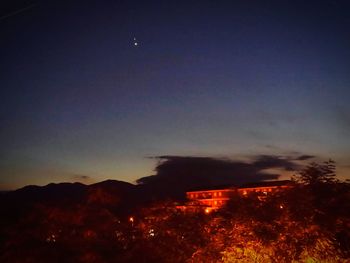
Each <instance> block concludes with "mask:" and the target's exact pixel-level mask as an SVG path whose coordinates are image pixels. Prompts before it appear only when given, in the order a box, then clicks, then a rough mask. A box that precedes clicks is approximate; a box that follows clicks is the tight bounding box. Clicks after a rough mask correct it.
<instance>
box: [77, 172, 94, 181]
mask: <svg viewBox="0 0 350 263" xmlns="http://www.w3.org/2000/svg"><path fill="white" fill-rule="evenodd" d="M72 179H73V180H74V181H79V182H90V181H91V180H92V177H90V176H88V175H82V174H74V175H73V176H72Z"/></svg>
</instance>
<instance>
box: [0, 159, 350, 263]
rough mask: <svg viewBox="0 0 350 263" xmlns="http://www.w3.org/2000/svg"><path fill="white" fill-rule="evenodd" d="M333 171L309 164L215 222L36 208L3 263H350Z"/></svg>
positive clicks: (8, 244)
mask: <svg viewBox="0 0 350 263" xmlns="http://www.w3.org/2000/svg"><path fill="white" fill-rule="evenodd" d="M333 165H334V164H333V163H332V162H327V163H325V164H321V165H319V164H311V165H310V166H308V167H307V168H306V169H305V170H303V171H301V172H300V173H299V175H298V176H299V177H298V178H299V179H297V180H296V184H295V186H294V187H291V188H288V189H285V190H283V191H282V190H281V191H277V192H275V193H271V194H269V195H268V196H266V197H265V198H264V199H261V196H259V195H257V194H252V195H249V196H247V197H242V196H240V195H238V194H237V195H234V196H232V199H231V201H230V202H229V203H228V204H227V206H226V207H224V208H223V209H221V210H219V211H217V212H212V213H209V214H206V213H204V212H193V213H185V212H183V211H181V210H180V209H178V207H177V204H175V203H173V202H171V201H164V202H157V203H153V204H150V205H148V206H144V207H143V208H142V209H139V210H137V211H134V212H133V213H132V214H130V215H129V217H124V216H122V215H119V214H118V213H116V212H115V211H116V210H115V209H113V208H112V207H111V206H112V204H113V202H109V200H113V199H109V197H108V195H104V194H103V193H100V192H99V195H98V197H101V196H103V198H102V199H103V202H100V201H99V200H101V198H93V200H94V201H93V202H91V200H92V198H88V199H87V201H86V202H81V203H77V204H72V205H71V206H66V205H65V206H59V205H58V206H52V205H37V206H35V208H33V209H32V210H31V211H30V212H29V213H28V214H26V215H25V216H24V217H22V218H21V220H18V221H16V222H14V223H13V224H12V225H9V226H8V227H7V228H5V229H2V233H4V235H5V236H6V239H5V242H4V244H3V245H2V246H1V248H0V249H1V251H0V255H1V256H0V261H1V262H96V263H98V262H227V263H228V262H262V263H263V262H291V263H292V262H349V260H350V245H349V244H350V231H349V226H350V214H349V213H350V191H349V190H350V185H349V184H348V183H346V182H340V181H338V180H336V179H335V177H334V175H335V170H334V168H333ZM111 198H112V197H111ZM96 202H97V203H96ZM99 202H100V203H99ZM18 251H20V252H21V253H18Z"/></svg>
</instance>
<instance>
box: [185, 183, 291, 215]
mask: <svg viewBox="0 0 350 263" xmlns="http://www.w3.org/2000/svg"><path fill="white" fill-rule="evenodd" d="M289 187H291V182H290V181H288V180H286V181H270V182H260V183H251V184H245V185H243V186H241V187H219V188H217V189H210V190H209V189H208V190H196V191H189V192H187V193H186V197H187V199H188V200H189V201H188V202H187V204H186V205H185V206H184V207H183V208H182V209H183V210H187V211H188V210H190V211H194V210H203V209H204V211H205V212H206V213H209V212H210V211H212V210H217V209H219V208H221V207H223V206H224V205H225V204H226V203H227V202H228V201H229V200H230V198H231V197H232V196H233V195H234V194H237V193H238V194H239V195H241V196H249V195H250V194H252V193H255V194H257V195H258V198H259V200H263V199H264V198H265V197H266V196H267V195H268V194H269V193H273V192H276V191H279V190H282V189H285V188H289Z"/></svg>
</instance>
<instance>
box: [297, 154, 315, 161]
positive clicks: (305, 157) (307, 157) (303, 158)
mask: <svg viewBox="0 0 350 263" xmlns="http://www.w3.org/2000/svg"><path fill="white" fill-rule="evenodd" d="M315 157H316V156H313V155H307V154H304V155H300V156H298V157H296V158H295V160H296V161H306V160H310V159H313V158H315Z"/></svg>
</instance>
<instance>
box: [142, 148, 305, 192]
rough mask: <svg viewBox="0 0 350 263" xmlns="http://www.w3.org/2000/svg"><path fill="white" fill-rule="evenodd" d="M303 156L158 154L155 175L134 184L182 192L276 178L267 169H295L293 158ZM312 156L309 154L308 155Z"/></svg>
mask: <svg viewBox="0 0 350 263" xmlns="http://www.w3.org/2000/svg"><path fill="white" fill-rule="evenodd" d="M307 157H309V156H306V155H301V156H297V157H293V158H292V157H283V156H274V155H259V156H254V157H252V158H251V160H250V161H247V162H243V161H237V160H230V159H219V158H212V157H197V156H171V155H170V156H158V157H154V158H156V159H158V165H157V166H156V168H155V172H156V173H155V174H154V175H151V176H146V177H142V178H140V179H138V180H137V183H138V184H140V185H143V186H148V187H150V188H152V189H153V190H154V191H163V192H168V193H169V192H176V191H178V192H183V191H186V190H189V189H195V188H206V187H215V186H220V185H241V184H244V183H248V182H260V181H266V180H276V179H278V178H279V175H278V174H271V173H268V172H267V171H266V170H267V169H271V168H277V169H279V170H285V171H294V170H298V169H300V165H298V164H296V163H295V162H294V160H297V159H298V158H299V159H305V158H306V159H307ZM310 158H311V157H310Z"/></svg>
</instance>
